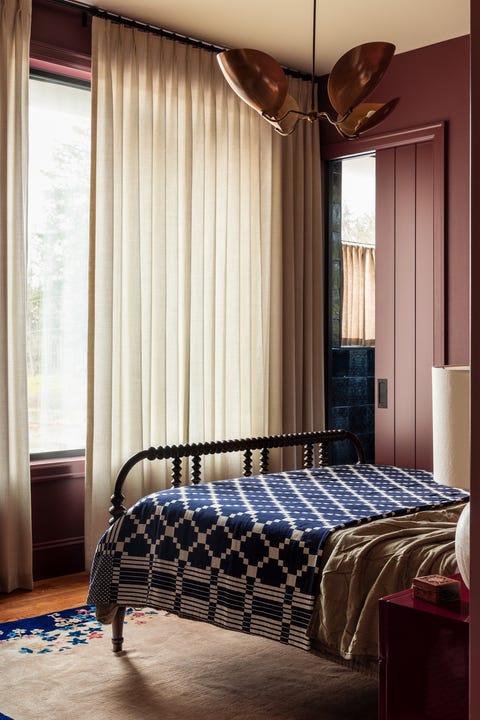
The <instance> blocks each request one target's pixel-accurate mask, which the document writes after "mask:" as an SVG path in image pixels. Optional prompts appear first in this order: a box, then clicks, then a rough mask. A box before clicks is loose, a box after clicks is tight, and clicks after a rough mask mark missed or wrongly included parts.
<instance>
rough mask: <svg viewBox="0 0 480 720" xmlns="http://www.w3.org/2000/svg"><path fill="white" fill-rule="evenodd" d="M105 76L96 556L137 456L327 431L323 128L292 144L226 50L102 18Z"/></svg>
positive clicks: (226, 465) (95, 376) (92, 437)
mask: <svg viewBox="0 0 480 720" xmlns="http://www.w3.org/2000/svg"><path fill="white" fill-rule="evenodd" d="M92 73H93V75H92V113H93V116H92V133H93V134H92V153H93V156H92V197H91V208H92V211H91V247H90V287H89V294H90V295H89V372H88V388H89V390H88V437H87V481H86V539H87V542H86V545H87V562H88V560H89V557H90V556H91V554H92V551H93V548H94V546H95V543H96V541H97V540H98V538H99V536H100V534H101V533H102V532H103V530H104V529H105V527H106V524H107V520H108V518H107V513H106V507H107V505H108V498H109V496H110V494H111V491H112V485H113V480H114V476H115V474H116V472H117V471H118V469H119V468H120V466H121V464H122V462H124V461H125V460H126V459H127V458H128V457H129V455H130V454H132V453H134V452H137V451H138V450H141V449H143V448H146V447H149V446H150V445H152V444H154V445H160V444H162V445H163V444H178V443H182V442H199V441H203V440H212V439H219V440H220V439H228V438H231V437H242V436H258V435H264V434H270V433H280V432H284V431H289V430H291V429H295V430H302V429H312V428H313V427H314V426H315V427H320V426H322V423H323V396H322V392H321V388H322V387H323V354H322V348H321V334H322V322H323V316H322V303H321V297H322V279H321V274H322V260H321V247H322V240H321V234H320V227H321V225H320V212H321V208H320V154H319V139H318V128H316V131H315V130H314V129H313V128H311V127H307V126H305V127H302V129H301V130H300V132H299V134H298V135H297V136H296V137H295V138H294V137H293V136H292V137H291V138H287V139H285V138H282V137H280V136H279V135H277V134H276V133H274V132H272V129H271V127H270V126H269V125H268V124H267V123H265V121H263V120H262V119H261V118H260V116H259V115H258V114H256V113H255V112H253V111H252V110H251V109H250V108H249V107H248V106H246V105H245V104H244V103H242V102H240V101H239V100H238V98H237V97H236V96H235V94H234V93H233V92H232V91H231V89H230V87H229V86H228V84H227V83H226V82H225V80H224V79H223V77H222V75H221V73H220V70H219V68H218V64H217V61H216V58H215V55H214V54H213V53H210V52H207V51H205V50H201V49H198V48H195V47H192V46H188V45H185V44H182V43H180V42H175V41H172V40H170V39H168V38H161V37H158V36H155V35H152V34H149V33H146V32H140V31H137V30H133V29H131V28H127V27H123V26H121V25H118V24H114V23H111V22H109V21H105V20H101V19H99V18H94V21H93V46H92ZM294 82H295V81H294ZM303 85H305V86H307V83H301V82H298V86H299V88H301V89H302V90H303V87H302V86H303ZM288 148H289V150H288ZM286 249H288V252H286ZM290 254H291V255H293V256H294V263H293V264H289V263H290ZM287 264H288V267H286V265H287ZM314 265H315V267H314ZM315 268H316V269H315ZM286 292H287V293H289V294H287V295H285V293H286ZM292 305H293V312H292ZM285 313H286V315H287V317H285ZM285 321H286V324H285ZM297 322H298V323H299V324H300V326H301V332H300V333H297V331H296V323H297ZM298 341H300V342H301V343H302V345H301V346H298V345H296V343H297V342H298ZM305 352H309V353H311V355H312V356H311V357H310V358H308V359H307V358H306V357H305V356H304V354H305ZM292 378H293V385H292V382H291V381H292ZM291 407H294V412H293V413H292V412H291V411H290V408H291ZM206 467H207V470H208V472H207V473H206V477H209V478H210V479H214V478H215V477H220V476H222V475H225V474H226V473H229V474H233V473H238V472H240V465H239V461H238V460H236V459H235V460H233V459H231V458H225V459H223V460H221V461H213V460H212V462H210V463H207V466H206ZM169 482H170V480H169V477H168V474H167V473H166V472H165V471H164V470H163V469H159V468H155V467H153V465H149V467H145V468H144V469H143V471H139V472H137V473H136V474H134V475H133V477H132V478H129V483H128V484H129V487H128V488H126V496H127V500H126V503H127V504H129V503H130V502H132V501H133V500H135V499H137V498H138V497H139V496H140V495H142V494H145V493H146V492H150V491H151V490H153V489H160V488H161V487H164V486H166V485H168V484H169Z"/></svg>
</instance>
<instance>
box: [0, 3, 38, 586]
mask: <svg viewBox="0 0 480 720" xmlns="http://www.w3.org/2000/svg"><path fill="white" fill-rule="evenodd" d="M30 25H31V1H30V0H0V132H1V139H0V147H1V151H0V288H1V292H0V467H1V472H0V592H9V591H11V590H13V589H15V588H27V589H28V588H31V587H32V531H31V513H30V461H29V450H28V416H27V386H26V377H27V371H26V348H25V338H26V334H25V327H26V322H25V312H26V305H25V296H26V269H25V268H26V189H27V142H28V110H27V99H28V73H29V48H30Z"/></svg>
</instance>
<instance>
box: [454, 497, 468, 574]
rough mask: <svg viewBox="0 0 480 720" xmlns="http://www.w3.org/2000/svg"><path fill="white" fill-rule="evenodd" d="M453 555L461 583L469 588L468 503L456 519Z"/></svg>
mask: <svg viewBox="0 0 480 720" xmlns="http://www.w3.org/2000/svg"><path fill="white" fill-rule="evenodd" d="M455 555H456V557H457V563H458V569H459V571H460V575H461V576H462V579H463V582H464V583H465V585H466V586H467V587H468V588H470V503H467V504H466V506H465V507H464V509H463V510H462V512H461V514H460V517H459V518H458V524H457V531H456V533H455Z"/></svg>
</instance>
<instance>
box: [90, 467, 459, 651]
mask: <svg viewBox="0 0 480 720" xmlns="http://www.w3.org/2000/svg"><path fill="white" fill-rule="evenodd" d="M465 499H468V493H467V492H466V491H464V490H458V489H456V488H451V487H446V486H444V485H440V484H438V483H436V482H435V481H434V480H433V478H432V475H431V473H428V472H426V471H423V470H404V469H401V468H394V467H389V466H377V465H337V466H331V467H321V468H314V469H312V470H296V471H289V472H282V473H272V474H268V475H257V476H253V477H249V478H239V479H232V480H221V481H217V482H212V483H210V482H204V483H201V484H199V485H193V486H185V487H179V488H172V489H170V490H163V491H160V492H157V493H154V494H152V495H148V496H147V497H145V498H143V499H142V500H140V501H138V502H137V503H136V504H135V505H134V506H133V507H131V508H130V509H129V510H128V511H127V514H126V515H125V516H124V517H122V518H120V519H119V520H118V521H117V522H116V523H115V524H114V525H113V526H112V527H111V528H110V529H109V530H108V531H107V532H106V533H105V535H104V536H103V537H102V538H101V540H100V542H99V544H98V547H97V550H96V553H95V557H94V560H93V565H92V575H91V584H90V591H89V595H88V603H91V604H97V605H107V604H110V603H116V604H118V605H126V606H133V607H153V608H160V609H164V610H169V611H171V612H174V613H177V614H182V615H185V616H189V617H193V618H196V619H199V620H205V621H208V622H212V623H214V624H217V625H220V626H223V627H228V628H231V629H235V630H241V631H244V632H251V633H254V634H257V635H263V636H265V637H269V638H272V639H275V640H278V641H280V642H283V643H287V644H290V645H294V646H297V647H301V648H304V649H308V648H309V647H310V641H309V638H308V626H309V622H310V618H311V614H312V611H313V608H314V604H315V598H316V594H317V592H318V586H319V576H320V570H319V564H320V563H319V559H320V558H321V555H322V548H323V546H324V544H325V541H326V539H327V537H328V536H329V534H330V533H331V532H333V531H334V530H337V529H340V528H343V527H346V526H348V525H356V524H359V523H363V522H368V521H370V520H375V519H378V518H382V517H387V516H393V515H404V514H407V513H410V512H415V511H417V510H420V509H431V508H435V507H440V506H442V505H449V504H451V503H455V502H460V501H464V500H465Z"/></svg>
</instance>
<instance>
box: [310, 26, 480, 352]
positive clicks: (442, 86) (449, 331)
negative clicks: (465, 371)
mask: <svg viewBox="0 0 480 720" xmlns="http://www.w3.org/2000/svg"><path fill="white" fill-rule="evenodd" d="M469 49H470V38H469V37H468V36H465V37H461V38H456V39H454V40H448V41H446V42H443V43H437V44H436V45H430V46H428V47H425V48H420V49H418V50H412V51H411V52H406V53H401V54H400V55H395V56H394V58H393V60H392V63H391V65H390V67H389V68H388V70H387V73H386V75H385V77H384V78H383V80H382V82H381V83H380V85H379V87H378V88H377V89H376V90H375V92H374V93H372V95H371V96H370V97H369V98H368V100H372V101H377V102H378V101H387V100H390V99H392V98H394V97H400V102H399V104H398V106H397V108H396V109H395V111H394V112H393V113H392V115H390V117H388V118H387V119H386V120H385V121H384V122H383V123H382V124H381V125H380V126H379V127H378V128H374V129H373V130H371V131H370V133H366V134H365V136H364V137H366V136H367V135H368V134H371V135H374V134H377V133H383V132H386V131H388V130H402V129H406V128H413V127H416V126H420V125H426V124H429V123H432V122H437V121H440V120H443V121H445V122H446V130H447V139H446V144H447V147H446V195H447V197H446V218H445V220H446V222H445V235H446V288H445V289H446V318H445V324H446V348H447V357H446V363H447V364H449V365H467V364H468V362H469V281H468V278H469V211H470V208H469V173H470V168H469V152H470V147H469V127H470V114H469V105H470V97H469ZM321 98H322V100H321V105H320V106H321V107H322V108H323V107H324V106H325V99H324V98H325V82H324V83H323V84H322V86H321ZM321 137H322V145H325V144H330V143H333V142H339V141H340V142H341V141H342V140H343V139H342V138H341V137H340V135H338V133H337V132H336V131H335V130H334V129H333V128H331V127H330V126H329V125H327V124H323V125H322V127H321ZM351 146H352V154H354V153H355V141H354V140H352V142H351Z"/></svg>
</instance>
